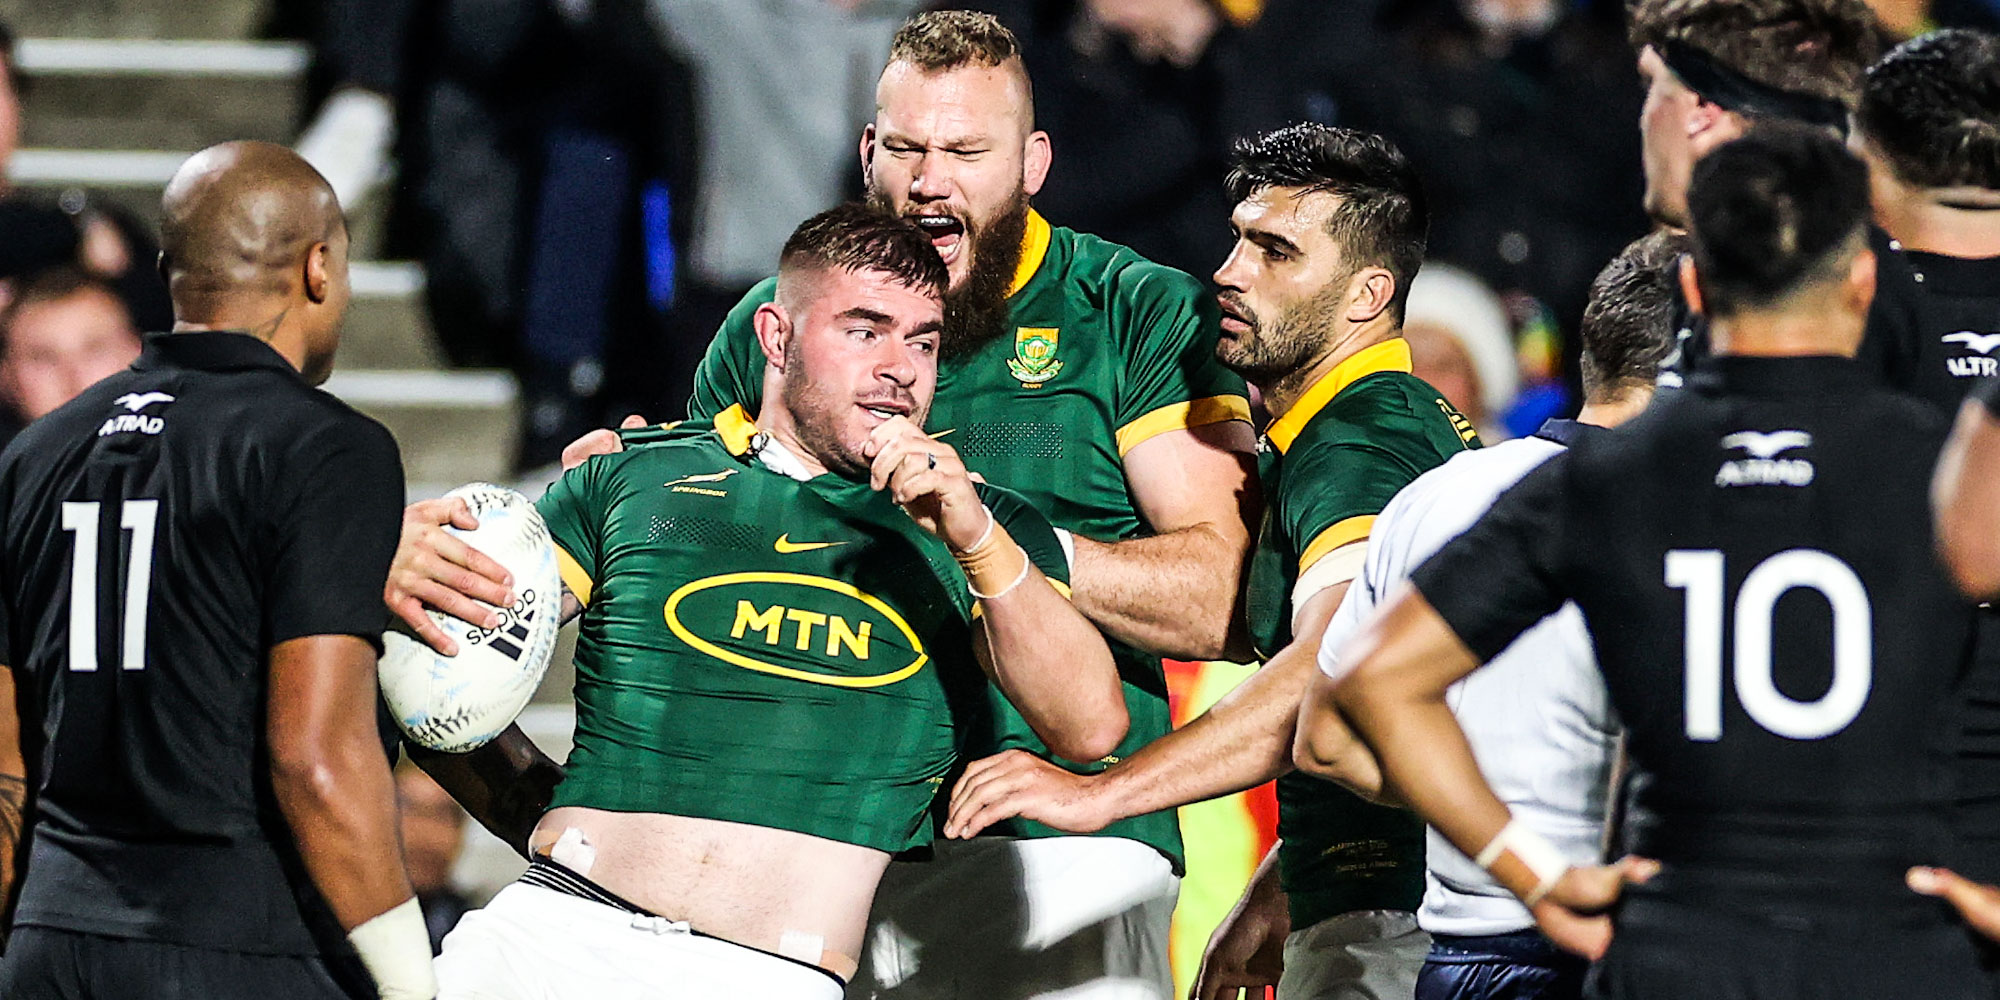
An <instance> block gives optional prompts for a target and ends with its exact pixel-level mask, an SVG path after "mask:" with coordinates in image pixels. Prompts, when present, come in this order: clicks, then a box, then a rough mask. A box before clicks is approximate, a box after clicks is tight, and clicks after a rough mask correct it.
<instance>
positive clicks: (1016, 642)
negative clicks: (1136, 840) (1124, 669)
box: [980, 569, 1130, 761]
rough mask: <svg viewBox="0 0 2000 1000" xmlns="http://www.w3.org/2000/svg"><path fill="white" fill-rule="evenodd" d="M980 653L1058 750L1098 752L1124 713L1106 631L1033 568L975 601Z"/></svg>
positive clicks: (1118, 729) (1108, 745)
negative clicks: (1002, 591)
mask: <svg viewBox="0 0 2000 1000" xmlns="http://www.w3.org/2000/svg"><path fill="white" fill-rule="evenodd" d="M980 607H981V616H982V619H983V625H982V628H981V639H980V641H981V644H982V646H983V649H982V653H983V655H982V657H981V659H982V660H983V661H984V662H986V663H987V664H988V669H989V670H990V671H991V672H992V676H993V680H994V683H995V684H997V685H999V687H1000V690H1001V692H1002V693H1004V694H1005V695H1006V696H1007V700H1008V701H1010V702H1012V703H1013V704H1014V707H1015V708H1017V709H1019V710H1020V712H1021V717H1022V718H1023V719H1025V720H1027V723H1028V725H1029V726H1030V727H1031V728H1033V729H1034V730H1035V734H1036V735H1037V736H1040V737H1041V738H1042V742H1044V743H1046V744H1048V746H1049V749H1050V750H1052V751H1054V752H1055V753H1056V754H1057V755H1058V756H1062V757H1066V758H1068V759H1070V760H1076V761H1092V760H1097V759H1099V758H1101V757H1103V756H1105V755H1106V754H1109V753H1111V752H1112V751H1113V750H1116V749H1117V748H1118V744H1119V742H1120V741H1122V740H1123V739H1124V738H1125V732H1126V729H1127V728H1128V726H1129V725H1130V719H1129V717H1128V715H1127V713H1126V710H1125V691H1124V685H1123V684H1122V683H1121V682H1120V680H1119V677H1118V666H1117V664H1116V663H1115V662H1113V660H1112V659H1111V650H1110V648H1109V647H1107V646H1106V645H1105V644H1104V637H1103V636H1101V635H1099V634H1098V632H1097V629H1096V628H1095V627H1094V626H1092V625H1091V624H1090V622H1088V621H1086V620H1085V619H1084V617H1083V616H1082V615H1081V614H1079V613H1077V610H1076V609H1075V608H1074V607H1072V606H1071V605H1070V603H1069V601H1068V600H1067V599H1065V598H1064V597H1063V596H1062V595H1061V594H1059V593H1057V592H1056V589H1055V588H1054V587H1052V586H1050V585H1049V583H1048V580H1047V578H1045V577H1043V576H1042V574H1041V572H1040V571H1038V570H1033V569H1030V571H1029V574H1028V578H1027V579H1025V580H1022V581H1021V583H1020V584H1019V585H1018V586H1017V587H1015V588H1014V590H1012V591H1011V592H1009V593H1008V594H1007V595H1006V596H1004V597H999V598H995V599H989V600H986V601H982V602H980Z"/></svg>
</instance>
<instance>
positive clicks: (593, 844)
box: [426, 206, 1125, 1000]
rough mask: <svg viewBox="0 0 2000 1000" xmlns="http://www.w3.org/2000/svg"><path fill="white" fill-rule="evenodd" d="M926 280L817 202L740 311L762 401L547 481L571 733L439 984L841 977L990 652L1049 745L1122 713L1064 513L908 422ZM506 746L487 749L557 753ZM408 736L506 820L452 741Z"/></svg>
mask: <svg viewBox="0 0 2000 1000" xmlns="http://www.w3.org/2000/svg"><path fill="white" fill-rule="evenodd" d="M945 280H946V279H945V272H944V267H943V264H942V263H941V262H940V261H939V260H938V257H937V255H936V253H934V252H933V251H932V249H931V247H930V245H929V243H928V241H927V240H926V239H925V237H924V235H923V234H922V233H921V232H920V231H918V230H917V229H916V227H914V226H912V225H909V224H908V223H906V222H904V221H902V220H900V219H897V218H895V217H893V216H889V215H886V214H882V213H879V212H876V211H874V210H872V209H866V208H862V207H858V206H850V207H846V208H840V209H835V210H833V211H830V212H827V213H823V214H822V215H820V216H816V217H814V218H813V219H810V220H808V221H807V222H806V223H805V224H804V225H802V226H801V227H800V228H799V230H798V231H797V232H796V233H795V234H793V236H792V238H791V239H790V241H788V243H787V244H786V247H785V252H784V256H783V261H782V265H781V268H780V272H779V287H778V293H777V296H776V298H775V299H774V300H773V301H772V302H770V303H768V304H766V305H764V306H763V307H761V308H760V309H759V310H758V311H757V316H756V320H755V323H756V328H757V335H758V341H759V343H760V344H761V345H763V349H764V351H765V352H766V356H767V357H768V359H769V361H770V364H769V365H768V366H767V368H766V379H765V393H764V402H763V405H762V407H761V412H759V413H758V415H757V417H756V418H755V419H754V420H753V419H752V418H751V417H750V416H749V415H748V414H747V413H746V412H745V411H743V410H740V409H739V410H731V411H729V412H728V413H726V414H724V415H723V416H722V418H720V419H718V420H717V421H715V422H713V423H707V422H701V423H690V424H686V425H682V426H680V427H678V428H676V429H675V430H673V431H672V432H669V433H664V434H658V435H654V436H653V439H652V440H650V441H649V442H648V443H646V444H644V445H635V446H634V447H631V448H628V449H626V450H624V451H623V452H621V453H619V454H615V455H604V456H599V457H595V458H592V459H591V460H589V461H587V462H585V463H583V464H582V465H581V466H579V467H578V468H575V469H572V470H570V471H569V472H567V473H566V474H565V475H564V476H563V478H562V479H560V480H558V481H557V483H556V484H555V485H554V486H552V487H551V488H550V490H549V492H548V494H547V495H546V496H544V497H543V498H542V500H541V501H540V502H539V503H538V505H537V506H538V509H539V510H540V511H541V513H542V515H543V517H544V518H545V519H546V520H547V521H548V524H549V529H550V533H551V535H552V536H553V537H554V538H555V541H556V544H557V547H558V561H559V562H560V564H561V566H562V570H563V581H564V590H565V604H566V605H580V606H581V608H582V616H583V618H582V625H581V630H580V632H579V634H578V640H577V656H576V661H577V685H576V700H577V725H576V749H575V750H574V751H573V752H572V754H571V756H570V758H569V761H568V762H567V765H566V767H565V769H564V771H565V773H564V774H563V775H562V777H561V779H560V782H559V783H558V784H557V785H556V787H555V790H554V796H553V799H552V800H551V801H550V802H549V803H548V805H549V808H548V810H547V811H546V813H544V814H543V815H542V816H541V817H540V819H539V821H538V822H537V823H536V824H535V826H534V829H533V832H532V833H531V834H529V835H528V836H527V837H526V841H527V844H528V848H529V850H528V854H529V856H530V858H531V866H530V868H529V871H528V873H527V874H526V875H524V876H523V877H522V879H521V881H520V882H518V883H516V884H514V885H512V886H509V887H508V888H507V889H505V890H503V891H502V892H501V893H500V894H499V895H498V896H496V897H495V898H494V900H493V902H492V903H491V904H490V905H489V906H487V907H486V908H485V909H484V910H482V911H479V912H477V913H474V914H471V915H469V916H467V917H466V918H465V920H464V921H463V922H462V923H461V924H460V926H459V928H458V929H457V930H456V931H454V932H453V933H452V934H451V935H450V936H449V937H447V938H446V940H445V945H444V952H443V954H442V956H441V957H440V959H439V961H438V971H439V980H440V985H441V995H442V996H444V997H464V998H473V997H479V998H490V997H503V998H512V997H518V998H524V1000H525V998H530V997H533V998H544V997H579V998H581V997H590V998H593V1000H596V998H602V997H612V998H619V997H630V998H634V1000H637V998H641V997H644V998H660V997H671V998H680V997H688V998H694V997H704V998H706V997H715V996H756V997H771V998H794V997H797V998H807V997H819V998H827V1000H832V998H837V997H839V996H840V995H841V993H842V990H843V989H844V987H845V981H846V979H847V978H848V977H850V976H852V975H853V973H854V970H855V967H856V962H857V956H858V955H859V953H860V951H861V945H862V935H863V931H864V928H865V926H866V921H867V916H868V910H869V906H870V902H871V900H872V897H873V895H874V892H875V886H876V883H877V881H878V880H879V879H880V877H881V875H882V872H883V870H884V869H885V868H886V867H887V865H888V862H889V857H890V855H891V854H893V853H896V852H899V851H905V850H910V849H915V848H920V847H923V846H924V845H926V844H927V843H929V841H930V838H931V823H930V820H929V808H930V803H931V800H932V799H933V797H934V796H935V795H936V793H937V790H938V788H939V787H940V785H941V783H942V782H943V780H944V777H945V774H946V772H947V771H948V770H949V769H950V768H951V766H952V764H953V757H954V750H955V748H956V747H957V745H958V743H959V741H960V739H961V728H960V726H959V722H960V720H961V718H962V717H963V716H964V714H965V713H966V712H968V711H973V710H977V709H978V708H980V707H981V706H982V705H983V699H984V689H985V687H986V681H987V679H988V678H990V680H991V683H992V685H993V686H994V687H995V688H997V689H998V690H1000V691H1001V692H1003V693H1004V694H1005V695H1006V696H1007V697H1008V698H1010V699H1012V704H1014V705H1016V706H1018V710H1019V713H1020V716H1021V717H1022V718H1024V719H1025V720H1027V721H1028V723H1029V724H1030V725H1031V726H1032V727H1033V729H1034V731H1035V732H1037V733H1038V734H1040V736H1041V738H1043V739H1045V740H1047V741H1048V743H1049V745H1051V746H1053V747H1056V748H1059V751H1060V752H1062V753H1066V754H1070V755H1073V756H1079V757H1092V756H1096V755H1101V754H1104V753H1108V752H1110V750H1111V749H1112V748H1113V747H1115V746H1116V745H1117V744H1118V741H1119V740H1120V739H1122V738H1123V737H1124V735H1125V715H1124V707H1123V701H1122V698H1121V696H1120V691H1119V684H1118V679H1117V673H1116V671H1115V669H1114V667H1113V664H1112V661H1111V655H1110V651H1109V649H1108V648H1107V647H1106V646H1105V644H1104V641H1103V640H1102V639H1101V638H1100V637H1099V636H1098V635H1097V632H1096V630H1095V629H1094V628H1093V627H1092V626H1091V625H1090V624H1089V622H1087V621H1086V620H1085V619H1084V618H1083V616H1082V615H1080V614H1079V613H1077V611H1076V610H1075V609H1074V608H1073V607H1071V606H1070V604H1069V602H1068V601H1067V600H1066V599H1065V596H1064V592H1065V591H1066V589H1067V588H1066V585H1065V581H1064V578H1065V577H1066V575H1067V569H1066V566H1065V564H1064V561H1063V558H1062V552H1061V547H1060V546H1059V544H1058V543H1057V541H1056V538H1055V534H1054V531H1053V529H1051V528H1050V527H1049V526H1048V524H1047V522H1046V521H1044V520H1043V519H1042V518H1041V517H1040V515H1039V514H1036V513H1035V512H1034V510H1033V509H1032V508H1030V507H1029V506H1028V505H1027V504H1026V503H1025V502H1023V501H1022V500H1021V499H1020V498H1019V497H1017V496H1014V495H1013V494H1011V493H1009V492H1007V491H1005V490H1002V489H999V488H997V487H991V486H986V485H982V484H976V483H975V482H974V481H973V480H972V479H971V478H970V476H969V475H968V474H967V472H966V469H965V466H964V463H963V462H962V461H960V460H959V458H958V456H957V454H956V453H955V452H954V451H953V450H952V448H951V447H950V446H948V445H946V444H943V443H942V442H938V441H936V440H934V439H932V438H930V437H928V436H926V435H924V434H923V433H922V432H921V431H920V430H918V427H919V426H921V424H922V421H923V419H924V416H925V413H926V411H927V410H928V409H929V406H930V402H931V398H932V393H933V391H934V386H935V384H936V378H937V353H936V352H937V344H938V340H939V329H940V327H941V325H942V323H941V321H942V316H943V311H942V305H941V301H940V296H941V293H942V290H943V286H944V283H945ZM663 617H664V620H663ZM982 668H983V670H984V672H985V676H984V677H982ZM502 740H503V746H502V747H501V748H499V749H497V750H495V751H490V752H489V751H485V750H482V751H480V752H478V754H477V755H476V756H480V757H483V758H484V759H485V760H487V761H488V762H489V763H490V762H491V761H493V760H495V759H496V756H504V755H505V754H507V753H517V754H520V755H521V756H520V757H518V758H517V759H518V760H520V761H522V762H523V763H524V764H525V765H526V768H528V769H539V770H541V771H544V772H546V771H548V770H550V769H551V768H552V767H553V765H550V764H548V763H547V762H546V761H545V760H537V759H535V754H534V753H533V751H532V749H531V745H528V744H524V743H523V742H522V741H521V737H520V735H519V730H518V729H513V730H510V732H509V733H508V734H506V735H505V736H503V738H502ZM426 762H427V763H429V764H430V765H433V767H434V770H435V771H436V772H437V773H439V774H440V775H441V778H442V780H443V781H444V783H445V784H446V787H447V788H450V789H452V790H453V792H454V794H457V795H459V797H460V798H461V800H462V801H465V802H466V803H467V804H468V805H469V806H471V807H473V809H474V811H475V813H477V814H480V816H481V819H482V821H483V822H489V823H492V822H495V821H496V820H498V821H500V822H502V823H503V825H504V824H511V823H515V822H518V820H519V817H497V816H496V815H495V814H494V812H493V811H492V810H491V809H490V808H486V805H487V804H489V803H490V801H491V796H490V795H489V794H488V789H487V788H485V787H484V786H486V785H488V784H490V783H491V782H489V781H486V780H481V779H480V778H479V777H478V776H477V775H472V776H471V777H472V778H473V779H474V780H470V781H468V780H466V779H467V777H468V773H467V772H468V770H469V768H468V767H466V766H452V765H453V764H454V763H456V764H458V765H466V764H467V763H468V761H466V760H460V761H457V762H451V761H447V762H445V763H446V766H444V767H442V768H437V767H435V765H437V764H438V763H439V761H438V760H437V759H436V757H435V756H434V755H433V756H429V757H427V761H426ZM475 766H476V765H475ZM489 773H492V772H489ZM501 773H502V774H503V779H502V780H503V783H504V781H505V777H504V769H502V771H501ZM508 833H509V835H510V837H511V838H514V839H517V840H518V839H519V837H520V834H519V832H518V831H517V830H511V829H510V830H508Z"/></svg>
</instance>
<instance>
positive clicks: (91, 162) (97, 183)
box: [7, 147, 392, 260]
mask: <svg viewBox="0 0 2000 1000" xmlns="http://www.w3.org/2000/svg"><path fill="white" fill-rule="evenodd" d="M194 152H195V150H194V148H189V149H186V150H176V151H171V152H163V151H159V150H151V149H53V148H43V147H36V148H23V149H21V150H19V151H18V152H16V153H15V154H14V158H13V159H12V160H11V161H9V163H8V167H7V174H8V176H9V178H11V179H12V180H13V182H14V185H15V186H16V187H18V188H19V189H21V190H22V191H23V192H25V193H27V194H28V195H29V196H30V197H36V198H43V199H47V200H49V201H56V202H61V203H63V204H64V205H67V206H77V205H82V204H86V203H87V204H91V205H100V206H105V207H107V208H114V209H118V210H121V211H124V212H126V213H128V214H130V215H131V216H133V217H134V218H136V219H138V220H140V221H141V222H143V223H145V224H146V225H147V226H148V227H150V228H152V229H154V230H155V231H157V230H158V229H159V226H160V194H161V192H163V191H165V190H166V187H167V182H168V181H169V180H172V179H173V176H174V171H176V170H178V169H180V165H181V164H182V163H183V162H185V161H186V160H187V158H188V157H189V156H192V155H194ZM391 187H392V185H390V184H382V185H378V186H377V187H376V189H375V191H374V193H373V194H371V195H370V196H368V197H367V198H364V199H363V200H362V202H361V204H360V205H350V206H346V211H347V231H348V236H349V237H350V239H351V244H350V246H349V249H348V255H349V257H351V258H353V259H357V260H366V259H368V258H369V257H371V256H373V255H374V254H375V252H376V251H377V249H378V248H379V247H381V245H382V240H383V236H384V232H385V230H386V227H387V224H388V212H389V191H390V189H391Z"/></svg>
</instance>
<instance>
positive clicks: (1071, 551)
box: [1055, 528, 1076, 574]
mask: <svg viewBox="0 0 2000 1000" xmlns="http://www.w3.org/2000/svg"><path fill="white" fill-rule="evenodd" d="M1055 532H1056V544H1057V545H1060V546H1062V550H1063V565H1064V566H1065V567H1067V568H1068V569H1069V571H1070V573H1072V574H1074V573H1075V572H1076V536H1075V535H1074V534H1071V533H1070V532H1069V531H1068V530H1066V529H1063V528H1057V529H1055Z"/></svg>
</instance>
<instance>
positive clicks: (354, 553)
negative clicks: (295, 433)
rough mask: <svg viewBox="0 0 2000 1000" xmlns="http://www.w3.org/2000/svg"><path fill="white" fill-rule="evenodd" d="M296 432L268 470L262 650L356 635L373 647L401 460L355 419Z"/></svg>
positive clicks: (374, 429)
mask: <svg viewBox="0 0 2000 1000" xmlns="http://www.w3.org/2000/svg"><path fill="white" fill-rule="evenodd" d="M343 417H344V419H339V420H333V421H328V422H327V423H325V424H323V425H321V426H320V427H319V428H318V429H316V430H315V431H314V432H312V433H308V434H305V435H301V436H300V437H299V438H298V439H297V440H296V441H295V442H294V443H293V445H292V446H291V448H290V449H289V450H288V451H287V453H286V454H285V461H284V467H283V468H282V469H281V470H279V471H278V473H277V474H278V476H280V477H281V479H280V482H281V486H280V488H279V490H278V496H280V497H284V498H287V499H285V500H284V501H283V502H281V503H279V504H278V505H276V506H275V507H274V509H272V510H271V511H270V516H271V517H272V518H273V523H272V536H273V544H272V546H271V548H270V554H269V556H268V558H269V559H270V563H269V566H268V569H267V576H266V580H267V582H268V588H267V590H266V599H265V602H264V615H265V621H264V624H265V635H266V636H267V637H268V638H269V641H270V642H271V643H272V644H274V645H275V644H277V643H280V642H283V641H285V640H287V639H296V638H299V637H301V636H308V635H357V636H361V637H362V638H364V639H367V640H368V641H369V642H372V643H374V644H375V645H376V651H377V652H378V653H379V652H380V651H381V643H382V629H383V628H384V627H385V626H386V625H387V624H388V609H387V608H386V607H385V606H384V605H383V603H382V585H383V583H384V582H385V581H387V580H388V577H389V561H390V559H391V558H393V557H394V556H395V554H396V537H397V534H398V531H399V529H400V526H401V523H402V512H403V463H402V459H401V456H400V455H399V454H398V452H397V450H396V442H395V439H394V438H392V437H390V436H389V432H388V431H387V430H386V429H384V428H383V427H382V425H380V424H378V423H375V422H374V421H372V420H369V419H367V418H365V417H361V416H359V415H357V414H344V415H343Z"/></svg>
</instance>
